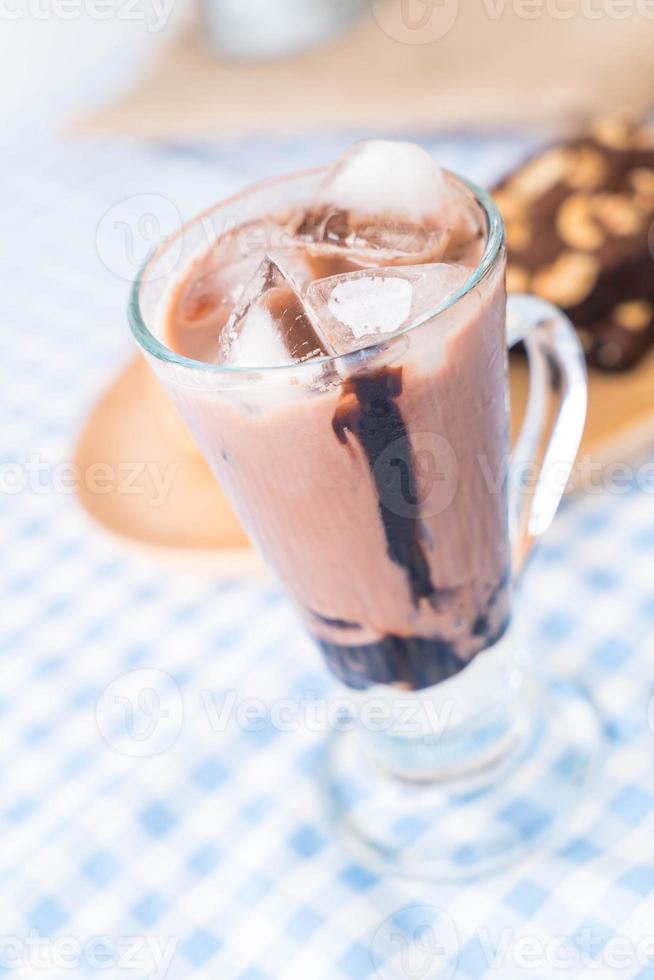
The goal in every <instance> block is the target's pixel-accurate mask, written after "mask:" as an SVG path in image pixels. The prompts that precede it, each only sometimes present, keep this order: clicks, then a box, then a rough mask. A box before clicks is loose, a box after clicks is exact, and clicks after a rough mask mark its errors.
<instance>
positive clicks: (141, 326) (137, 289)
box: [127, 166, 504, 377]
mask: <svg viewBox="0 0 654 980" xmlns="http://www.w3.org/2000/svg"><path fill="white" fill-rule="evenodd" d="M328 169H329V167H328V166H321V167H311V168H309V169H306V170H296V171H293V172H291V173H287V174H282V175H281V176H279V177H273V178H272V179H268V180H260V181H256V182H255V183H253V184H248V185H247V187H245V188H243V190H241V191H239V192H238V193H236V194H233V195H231V196H230V197H228V198H225V199H224V200H221V201H219V202H218V203H217V204H213V205H211V206H210V207H208V208H205V209H204V210H203V211H200V212H199V213H198V214H196V215H194V217H193V218H191V219H190V220H189V221H187V222H185V223H184V224H183V225H182V226H181V228H179V230H178V231H177V232H176V233H175V234H174V235H173V236H171V237H170V238H168V239H166V240H165V241H163V242H161V243H160V244H159V245H158V246H156V247H155V248H154V250H153V251H152V252H151V253H150V255H148V257H147V259H146V260H145V262H144V263H143V265H142V266H141V268H140V269H139V271H138V273H137V275H136V278H135V280H134V282H133V284H132V288H131V290H130V295H129V301H128V306H127V317H128V321H129V325H130V329H131V331H132V334H133V335H134V338H135V339H136V341H137V343H138V344H139V346H140V347H141V348H142V349H143V350H144V351H145V352H146V353H147V354H150V355H152V357H155V358H156V359H157V360H159V361H164V362H165V363H167V364H172V365H177V366H179V367H183V368H187V369H191V370H193V371H202V372H210V373H211V374H214V375H224V376H228V377H237V376H239V375H241V376H242V375H259V374H261V375H271V374H274V375H276V376H278V375H280V374H283V373H284V372H294V373H295V372H298V371H301V370H302V369H309V370H310V369H313V368H315V367H317V366H319V365H328V364H333V363H337V362H340V361H345V360H346V359H348V358H352V359H354V358H360V357H361V356H362V355H365V354H367V353H369V352H371V351H375V350H378V349H379V348H380V347H381V346H382V345H384V344H387V343H390V342H392V341H394V340H396V339H397V338H398V337H402V336H404V335H405V334H409V333H412V332H413V331H414V330H417V329H419V328H420V327H421V326H424V324H425V323H428V322H429V321H430V320H433V319H434V318H435V317H437V316H440V315H441V314H443V313H445V312H447V311H448V310H450V309H451V308H452V307H453V306H454V305H455V304H456V303H458V302H459V301H460V300H462V299H463V298H464V297H465V296H467V295H468V293H469V292H471V290H473V289H474V288H475V287H476V286H478V285H479V283H480V282H482V281H483V280H484V279H485V278H486V276H487V275H488V274H489V272H490V271H491V270H492V269H493V268H494V267H495V263H496V260H497V258H498V256H499V254H500V252H501V250H502V246H503V244H504V223H503V221H502V217H501V215H500V212H499V210H498V208H497V205H496V204H495V202H494V201H493V199H492V197H491V195H490V194H489V193H488V192H487V191H485V190H483V189H482V188H481V187H479V186H478V185H477V184H475V183H474V182H473V181H471V180H468V179H467V178H466V177H461V176H460V175H459V174H457V173H455V172H454V171H452V170H449V169H447V168H445V167H444V168H443V170H444V172H445V173H447V174H449V175H450V176H451V177H453V178H454V179H455V180H457V181H459V183H461V184H463V186H464V187H467V189H468V190H469V191H470V192H471V193H472V194H473V195H474V197H475V199H476V201H477V203H478V204H479V205H480V206H481V208H482V210H483V211H484V214H485V215H486V219H487V222H488V235H487V239H486V248H485V249H484V254H483V256H482V258H481V260H480V262H479V264H478V265H477V267H476V268H475V269H474V270H473V271H472V272H471V274H470V276H469V277H468V279H466V281H465V282H464V283H463V285H462V286H460V287H459V289H457V290H455V292H453V293H452V294H451V295H450V296H448V297H447V298H446V299H445V300H443V301H441V302H440V303H437V304H435V305H434V308H433V310H430V311H429V312H428V313H426V314H424V315H423V316H421V317H420V318H419V319H417V320H415V321H413V322H411V323H410V324H408V326H406V327H404V328H403V329H402V330H398V331H396V332H395V333H393V334H389V335H388V337H384V338H380V339H376V340H374V341H372V342H371V343H370V344H367V345H366V346H365V347H362V348H357V350H354V351H348V352H347V353H345V354H323V355H321V356H320V357H313V358H310V359H308V360H306V361H295V362H293V363H290V364H275V365H271V366H268V367H243V366H235V365H229V364H214V363H212V362H209V361H199V360H196V359H195V358H192V357H186V356H185V355H184V354H178V353H177V352H176V351H174V350H172V349H171V348H170V347H167V346H166V344H164V343H163V342H162V341H161V340H159V339H158V338H157V337H156V336H155V335H154V334H153V333H152V331H151V330H150V328H149V327H148V326H147V325H146V323H145V321H144V319H143V317H142V315H141V303H140V295H141V287H142V285H143V283H144V277H145V273H146V271H147V269H148V267H149V266H150V263H151V262H152V261H153V260H154V259H155V258H156V257H157V256H159V255H162V254H164V253H165V251H166V250H167V249H168V248H169V247H170V246H171V245H172V244H173V242H174V241H175V240H176V239H178V238H179V237H180V235H183V234H184V232H185V231H186V229H187V228H188V227H189V226H190V225H193V224H195V223H196V222H197V221H201V220H202V219H203V218H206V217H207V216H208V215H210V214H213V212H214V211H216V210H217V209H218V208H223V207H227V206H229V205H231V204H234V203H236V202H238V201H239V200H242V199H243V198H246V197H248V196H249V195H250V194H252V193H254V192H256V191H262V190H265V189H266V188H269V187H270V188H274V187H275V186H276V185H277V184H283V183H286V182H288V181H292V180H298V179H300V178H303V177H311V176H318V175H319V174H321V173H324V172H326V171H327V170H328ZM210 247H211V246H209V248H210ZM384 268H386V267H384ZM398 268H401V266H399V267H398Z"/></svg>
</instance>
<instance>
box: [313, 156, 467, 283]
mask: <svg viewBox="0 0 654 980" xmlns="http://www.w3.org/2000/svg"><path fill="white" fill-rule="evenodd" d="M480 230H481V226H480V217H479V216H475V213H474V208H473V205H472V203H471V201H470V200H468V199H467V198H466V197H465V195H464V192H463V191H462V190H461V189H459V188H458V187H457V186H456V185H455V184H454V183H453V182H452V181H451V180H448V179H447V178H446V176H445V174H444V172H443V171H442V170H441V168H440V167H439V166H438V164H437V163H436V162H435V161H434V160H433V159H432V157H431V156H430V155H429V154H428V153H427V152H426V151H425V150H423V149H422V148H421V147H419V146H416V145H415V144H413V143H402V142H393V141H387V140H366V141H364V142H362V143H357V144H355V145H354V146H353V147H351V148H350V149H349V150H347V151H346V153H344V154H343V156H342V157H340V159H339V160H337V161H336V163H335V164H334V166H333V167H332V169H331V170H330V172H329V174H328V175H327V177H326V178H325V181H324V182H323V185H322V187H321V189H320V191H319V192H318V200H317V203H316V206H315V207H313V208H310V209H308V211H307V213H306V215H305V217H304V220H303V222H302V223H301V225H300V227H299V228H298V235H299V236H300V237H302V238H304V240H305V241H306V242H307V243H308V247H309V249H310V250H312V251H313V252H314V253H315V254H318V255H321V254H329V253H330V252H331V253H334V252H339V251H340V252H341V253H342V252H343V250H344V249H346V250H347V251H348V254H349V255H350V256H351V258H352V259H353V260H354V261H356V262H358V264H359V265H362V266H366V265H367V266H370V265H390V264H393V265H395V264H398V265H402V264H404V265H414V264H417V263H419V262H430V261H431V262H438V261H439V260H441V259H442V258H443V256H444V254H445V251H446V249H447V246H448V244H449V242H450V239H451V238H452V236H453V235H454V236H455V237H456V238H457V239H461V238H463V239H464V240H465V239H466V238H467V239H470V238H472V237H474V236H476V235H477V234H479V232H480Z"/></svg>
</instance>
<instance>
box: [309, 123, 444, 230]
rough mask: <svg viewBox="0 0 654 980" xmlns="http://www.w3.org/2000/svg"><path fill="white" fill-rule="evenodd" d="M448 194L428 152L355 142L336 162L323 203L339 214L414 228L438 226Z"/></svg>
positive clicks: (413, 146)
mask: <svg viewBox="0 0 654 980" xmlns="http://www.w3.org/2000/svg"><path fill="white" fill-rule="evenodd" d="M449 196H450V194H449V189H448V186H447V184H446V182H445V175H444V173H443V171H442V170H441V168H440V167H439V166H438V164H437V163H436V161H435V160H434V159H433V158H432V157H431V156H430V155H429V153H427V151H426V150H423V149H422V147H420V146H417V145H416V144H415V143H402V142H397V141H394V140H363V141H362V142H361V143H355V144H354V146H351V147H350V149H349V150H347V151H346V152H345V153H344V154H343V155H342V156H341V157H340V158H339V159H338V160H337V161H336V163H335V164H334V166H333V167H332V169H331V171H330V173H329V175H328V176H327V178H326V180H325V183H324V185H323V187H322V190H321V192H320V199H321V201H322V203H324V204H329V205H331V206H332V207H334V208H336V209H337V210H341V211H352V212H354V213H355V214H359V215H362V216H364V217H367V218H373V217H375V218H380V217H389V218H396V219H400V220H402V221H406V222H407V223H408V224H412V225H420V224H422V223H424V222H429V221H434V222H438V221H439V218H440V217H441V215H442V214H443V210H444V209H445V210H447V208H446V206H447V204H448V201H449Z"/></svg>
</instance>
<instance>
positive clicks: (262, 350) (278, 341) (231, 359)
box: [219, 255, 331, 368]
mask: <svg viewBox="0 0 654 980" xmlns="http://www.w3.org/2000/svg"><path fill="white" fill-rule="evenodd" d="M328 353H331V351H330V349H329V346H328V345H327V343H326V341H325V339H324V337H323V335H322V333H321V330H320V326H319V325H318V323H317V322H316V321H315V320H314V317H313V314H312V312H311V310H310V309H308V308H307V306H306V304H305V303H304V301H303V300H302V297H301V293H300V289H299V286H298V285H297V283H296V281H295V280H294V278H293V277H292V276H291V275H290V274H289V273H287V272H285V271H284V270H283V269H282V267H281V266H280V265H279V263H278V262H277V261H276V260H275V259H274V258H273V257H272V256H270V255H267V256H266V257H265V259H264V260H263V262H262V263H261V264H260V266H259V268H258V269H257V271H256V273H255V275H254V276H253V278H252V279H251V280H250V282H249V283H248V284H247V285H246V287H245V289H244V290H243V292H242V293H241V296H240V298H239V300H238V303H237V305H236V307H235V308H234V310H233V312H232V314H231V316H230V317H229V319H228V321H227V323H226V324H225V327H224V328H223V330H222V332H221V335H220V338H219V360H220V362H221V363H224V364H228V365H229V366H231V367H242V368H265V367H275V366H278V365H282V364H292V363H294V362H298V361H306V360H309V359H311V358H313V357H318V356H320V355H324V354H328Z"/></svg>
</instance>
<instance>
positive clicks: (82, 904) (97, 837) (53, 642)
mask: <svg viewBox="0 0 654 980" xmlns="http://www.w3.org/2000/svg"><path fill="white" fill-rule="evenodd" d="M348 142H349V140H348V139H346V138H345V137H344V138H343V139H342V140H336V139H333V140H332V139H325V138H316V139H314V140H309V139H303V140H302V141H301V142H300V141H298V142H297V143H292V142H290V141H288V142H285V143H281V144H275V145H268V144H263V143H261V142H257V141H252V142H251V143H249V144H240V145H239V146H238V147H234V146H231V147H203V148H194V147H183V146H182V147H176V148H172V147H149V148H147V147H142V146H139V145H135V144H125V143H123V144H119V143H107V144H99V143H97V142H96V143H87V144H79V145H71V144H64V143H60V142H56V141H54V140H52V139H46V138H43V139H42V140H38V141H37V140H35V141H33V142H31V143H27V144H26V143H25V141H21V144H20V145H19V144H18V142H16V143H12V141H11V140H7V139H5V142H4V145H3V147H2V159H3V186H2V188H1V189H0V199H1V201H2V207H1V209H0V213H2V216H3V226H4V232H3V235H2V236H1V237H0V268H2V292H1V294H0V309H1V311H2V315H1V317H0V334H1V338H2V346H1V349H2V356H1V357H0V391H1V393H2V394H1V401H2V416H1V424H2V429H1V435H2V440H1V444H0V463H1V466H0V473H1V474H2V477H3V492H2V493H1V494H0V553H1V554H2V556H3V561H2V562H1V563H0V581H1V589H2V611H1V613H0V676H1V683H0V757H1V766H2V779H1V783H0V840H1V842H2V844H1V846H0V888H1V891H0V903H1V908H2V916H1V922H2V925H1V928H0V973H3V972H7V973H8V974H9V973H10V974H12V975H15V976H17V977H40V976H44V975H46V976H48V977H55V978H64V977H69V976H71V975H73V976H80V977H86V976H94V975H96V973H97V974H99V975H104V976H109V977H129V978H131V977H135V978H138V980H144V978H146V977H150V978H154V977H156V978H163V977H166V978H169V980H191V978H192V980H200V978H207V980H273V978H292V980H308V978H311V980H319V978H327V980H365V978H368V977H372V978H374V977H381V978H382V980H389V978H390V980H392V978H395V977H397V978H399V980H407V978H417V980H425V978H428V977H429V978H431V977H452V976H455V977H457V978H461V980H467V978H480V977H486V976H489V977H491V976H497V977H501V978H502V980H510V978H511V977H514V976H522V975H524V974H529V975H530V976H532V977H536V978H541V980H544V978H548V977H559V976H565V977H570V976H575V977H577V976H578V977H595V978H596V977H598V976H601V977H609V976H611V977H623V978H625V980H626V978H629V980H644V978H645V977H654V939H653V938H652V937H653V935H654V920H653V917H652V911H653V910H654V903H653V895H654V784H653V782H652V774H653V772H654V736H653V735H652V731H651V730H650V727H649V725H648V706H649V699H650V697H651V695H652V693H653V692H654V650H653V649H652V646H653V643H652V637H653V635H654V516H653V510H652V501H651V493H648V492H647V488H645V489H643V488H642V487H639V486H638V485H637V484H636V483H635V482H632V483H629V484H627V485H626V486H625V487H624V492H623V493H620V494H612V495H608V494H604V493H598V494H592V495H587V496H586V497H584V498H581V499H576V500H573V501H569V502H568V503H567V504H566V505H565V506H564V507H563V509H562V511H561V512H560V514H559V516H558V518H557V521H556V523H555V526H554V527H553V529H552V530H551V532H550V533H549V534H548V536H547V539H546V541H545V542H544V543H543V545H542V547H541V548H540V551H539V553H538V555H537V557H536V558H535V560H534V561H533V563H532V565H531V567H530V569H529V572H528V574H527V577H526V581H525V585H524V590H523V595H522V604H521V607H520V608H521V613H520V616H521V619H522V621H523V622H522V626H523V630H524V635H525V636H526V637H527V642H528V647H529V650H530V653H531V654H532V656H533V657H534V658H537V660H538V661H539V662H540V663H542V664H543V665H545V666H546V668H547V669H548V670H551V671H552V672H558V673H559V674H561V675H564V676H567V677H571V678H573V679H575V680H577V681H578V682H579V683H581V684H583V685H584V686H585V687H586V688H587V689H588V690H589V691H591V692H592V695H593V698H594V699H595V701H596V703H597V705H598V706H599V708H600V710H601V713H602V716H603V720H604V727H605V731H606V736H607V740H608V746H609V751H608V757H607V760H606V763H605V765H604V768H603V771H602V774H601V778H600V780H599V782H598V783H597V784H596V785H595V786H594V788H593V790H592V793H589V795H588V798H587V801H586V803H585V804H584V806H583V807H582V809H581V810H580V811H579V812H578V813H576V814H575V815H574V818H571V820H572V822H571V823H570V825H569V826H568V827H567V828H566V835H565V843H564V844H562V845H552V846H550V847H549V848H548V847H545V848H543V849H542V850H540V851H539V852H537V853H534V854H533V855H532V856H531V857H530V858H529V859H528V861H526V862H523V863H521V864H519V865H517V866H514V867H512V868H511V869H509V870H508V871H506V872H505V873H502V874H498V875H495V876H492V877H489V878H487V879H485V880H483V881H481V882H478V883H474V884H461V885H451V886H438V887H436V886H433V885H429V884H424V883H423V884H420V883H412V882H405V881H396V880H388V879H386V880H384V879H381V878H379V877H376V876H375V875H374V874H372V873H371V872H370V871H368V870H367V869H366V868H364V867H360V866H358V865H357V864H356V863H354V862H353V861H352V860H351V859H350V858H348V856H347V855H346V854H345V853H344V852H343V851H342V849H341V846H340V845H339V843H338V841H337V840H335V839H334V837H333V836H332V834H331V832H330V829H329V826H327V824H326V820H325V816H324V813H323V812H322V808H321V805H320V802H319V798H318V793H317V789H316V770H317V768H318V766H319V763H320V757H321V751H322V744H323V736H322V734H321V733H319V732H313V731H308V730H306V728H305V727H302V726H300V728H299V730H297V731H283V730H280V726H278V725H276V724H275V723H274V721H273V720H272V719H271V717H270V714H269V712H268V710H267V708H268V707H269V706H271V705H273V704H275V703H278V702H279V701H280V700H284V699H290V701H291V702H293V701H297V700H298V699H300V698H302V697H305V696H310V695H313V696H315V697H322V696H323V695H328V693H329V689H330V681H329V680H328V678H327V676H326V673H325V671H324V670H323V668H322V665H321V663H320V662H319V658H318V656H317V655H316V653H315V652H314V651H313V649H312V648H311V645H310V643H309V642H308V640H306V639H305V637H304V635H303V633H302V631H301V629H300V627H299V625H298V623H297V621H296V619H295V616H294V614H293V612H292V610H291V608H290V606H289V603H288V602H287V600H286V599H285V598H284V596H283V595H282V594H281V593H280V591H279V590H278V588H277V587H276V586H275V585H274V584H272V583H271V582H269V581H263V580H262V581H257V580H249V581H247V582H240V581H224V580H221V579H219V578H218V577H216V576H215V575H213V576H212V575H211V574H210V573H209V572H206V571H202V572H200V571H198V570H197V569H189V568H188V567H186V566H176V565H175V564H174V563H167V562H166V563H163V562H161V561H157V560H156V559H151V558H149V557H147V556H145V555H141V554H137V553H131V552H129V551H127V550H124V549H123V548H122V547H121V545H119V544H118V543H116V542H114V541H113V540H112V539H109V538H108V537H106V536H105V535H104V534H103V532H102V531H101V530H100V529H98V528H96V527H94V526H91V524H90V523H89V521H88V519H87V518H86V517H85V516H84V515H83V513H82V512H81V511H80V510H79V509H78V506H77V504H76V501H75V499H74V496H73V495H71V494H70V493H69V492H67V489H66V485H65V483H66V481H65V473H64V472H62V471H61V470H57V469H56V465H57V464H61V463H62V461H66V460H69V459H70V458H71V452H72V446H73V442H74V438H75V434H76V432H77V430H78V428H79V426H80V425H81V423H82V421H83V419H84V417H85V413H86V412H87V411H88V409H89V407H90V406H91V404H92V403H93V400H94V398H95V397H96V396H97V393H98V390H99V389H100V387H101V386H102V385H103V384H104V383H106V382H108V381H109V380H110V378H111V377H112V375H113V373H114V372H115V371H116V369H117V368H118V367H119V365H120V364H121V363H122V361H123V359H124V358H125V357H126V356H127V355H128V353H129V352H130V351H131V349H132V347H131V341H130V338H129V337H128V332H127V326H126V320H125V314H124V303H125V299H126V292H127V282H126V281H124V280H121V278H120V277H119V275H118V274H117V273H116V268H117V266H116V263H115V262H114V258H113V257H112V255H111V251H110V246H109V245H106V244H105V243H103V242H100V243H99V244H98V245H97V246H96V237H97V229H98V226H99V225H100V223H101V219H102V218H103V215H105V214H106V213H107V212H110V214H113V212H112V209H113V208H114V207H115V206H116V205H117V204H119V203H120V202H121V201H124V200H125V199H127V198H129V197H130V196H131V195H142V194H156V195H161V196H162V197H164V198H166V199H168V200H170V201H172V202H174V205H175V207H176V208H177V209H178V210H179V212H180V214H181V215H182V216H183V217H184V218H187V217H189V216H190V215H191V214H192V213H193V212H194V211H197V210H198V209H200V208H201V207H202V206H205V205H207V204H209V203H211V202H212V201H213V200H215V199H217V198H219V197H221V196H223V195H224V194H226V193H227V192H229V191H231V190H233V189H235V188H236V187H237V186H240V185H242V184H243V183H244V182H246V181H248V180H250V179H255V178H257V177H259V176H262V175H264V174H272V173H278V172H282V171H284V170H287V169H291V168H295V167H299V166H303V165H306V164H311V163H316V162H320V161H323V160H326V159H330V158H332V157H333V156H334V155H335V154H336V152H338V150H339V149H340V148H341V146H344V145H345V144H346V143H348ZM432 148H433V150H434V152H435V153H436V154H438V156H439V158H440V159H442V160H443V161H444V162H445V163H447V164H449V165H451V166H454V167H455V168H457V169H460V170H462V171H465V172H467V173H468V174H470V175H471V176H472V177H477V178H478V179H480V180H490V179H492V178H493V177H494V176H495V175H496V174H497V173H498V172H499V171H500V170H501V168H502V167H503V166H505V165H506V164H507V163H508V162H510V161H511V160H512V159H513V157H514V156H515V155H516V154H518V153H520V152H522V150H523V149H524V144H523V142H522V141H521V140H520V139H514V138H510V137H503V138H498V139H494V140H489V141H485V142H482V141H480V140H478V139H474V138H472V137H470V136H459V137H451V138H450V137H448V138H443V139H442V140H440V141H438V142H434V143H433V144H432ZM164 230H165V229H164ZM109 238H111V236H109ZM107 249H109V251H107ZM116 261H117V260H116ZM44 461H45V465H44ZM16 464H18V465H16ZM36 471H38V472H36ZM55 478H56V479H55ZM56 480H59V481H60V484H61V485H59V484H58V485H57V486H54V483H55V482H56ZM135 690H138V691H140V694H139V698H137V699H136V700H134V698H132V696H131V695H132V693H133V692H134V691H135ZM247 699H251V700H250V701H249V702H247ZM244 703H249V704H250V707H251V709H252V713H251V714H249V715H248V716H247V717H246V718H243V717H240V718H239V716H238V710H240V709H239V708H238V706H239V705H241V706H242V705H243V704H244ZM107 704H109V705H110V706H111V705H116V704H118V705H122V708H123V709H124V710H123V711H122V713H120V714H118V715H116V714H115V712H114V713H112V711H111V710H109V708H107ZM235 706H236V707H235ZM155 717H156V718H158V719H159V720H160V722H161V723H160V724H159V725H158V726H157V730H156V732H154V733H153V731H152V730H151V728H150V727H149V723H150V721H151V720H152V719H153V718H155ZM524 803H525V806H527V805H528V800H527V801H524ZM436 920H438V928H436V930H435V932H434V933H429V927H430V926H431V925H432V924H435V923H436ZM448 924H449V925H448ZM415 929H418V930H419V929H422V930H423V933H421V934H418V933H415ZM411 930H413V932H412V931H411ZM425 930H427V931H425ZM393 935H396V936H397V935H400V937H401V936H403V935H404V936H406V935H412V936H413V937H414V938H415V936H416V935H418V940H419V942H418V943H417V945H416V943H413V946H412V948H411V949H405V950H404V951H403V950H402V949H401V948H399V947H398V949H399V954H398V956H395V957H391V958H389V957H388V956H387V955H386V953H385V952H384V950H385V949H387V946H388V942H387V940H388V937H389V936H390V937H391V939H392V937H393ZM434 935H435V936H436V938H437V939H438V940H439V941H440V943H441V946H440V947H439V949H438V950H437V953H438V955H436V956H435V957H434V955H432V954H433V952H434V951H433V950H431V947H430V946H429V942H428V940H429V937H430V936H432V938H433V936H434ZM423 940H424V943H423V946H421V945H420V943H421V942H423ZM530 943H531V954H530V953H529V949H530V946H529V944H530ZM548 944H550V945H549V946H548ZM620 944H621V945H620ZM400 947H401V943H400ZM423 947H424V948H423ZM534 949H535V952H534ZM421 950H422V952H423V953H424V954H425V956H424V957H423V958H422V959H420V958H419V954H420V952H421ZM548 950H549V952H547V951H548ZM620 950H622V954H621V953H620ZM539 951H540V953H539ZM543 951H546V955H543ZM403 952H405V953H406V954H407V955H406V956H405V957H404V958H403V956H402V955H401V954H402V953H403ZM409 954H410V955H409ZM428 954H429V955H428ZM609 954H610V955H609ZM530 955H531V960H530V958H529V957H530ZM621 955H622V959H621V958H620V956H621ZM430 957H431V958H430ZM557 957H558V959H557ZM44 964H45V965H44Z"/></svg>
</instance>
